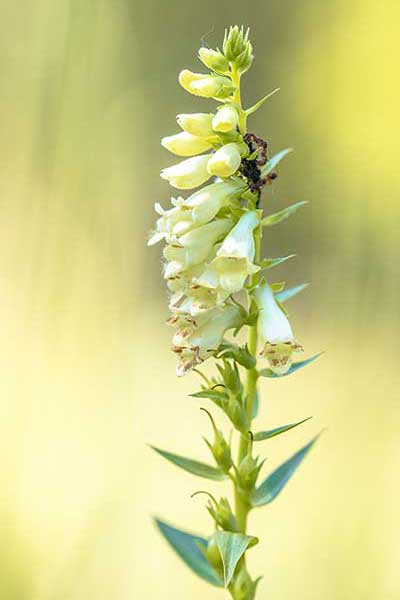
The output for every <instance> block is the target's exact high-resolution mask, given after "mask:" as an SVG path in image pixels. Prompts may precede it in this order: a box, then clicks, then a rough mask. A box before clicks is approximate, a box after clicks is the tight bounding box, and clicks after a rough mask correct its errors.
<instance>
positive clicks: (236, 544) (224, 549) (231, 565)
mask: <svg viewBox="0 0 400 600" xmlns="http://www.w3.org/2000/svg"><path fill="white" fill-rule="evenodd" d="M215 535H216V540H217V544H218V548H219V551H220V553H221V558H222V562H223V565H224V584H225V587H228V585H229V584H230V582H231V580H232V577H233V574H234V572H235V567H236V565H237V564H238V562H239V560H240V559H241V557H242V556H243V554H244V553H245V552H246V550H247V548H250V547H251V546H254V545H255V544H257V542H258V539H257V538H255V537H252V536H250V535H244V534H243V533H231V532H230V531H217V532H216V534H215Z"/></svg>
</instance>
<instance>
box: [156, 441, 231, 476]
mask: <svg viewBox="0 0 400 600" xmlns="http://www.w3.org/2000/svg"><path fill="white" fill-rule="evenodd" d="M150 447H151V448H152V449H153V450H155V452H157V453H158V454H160V455H161V456H163V457H164V458H166V459H167V460H169V461H170V462H172V463H173V464H174V465H176V466H177V467H180V468H181V469H183V470H184V471H188V473H192V475H197V476H198V477H203V478H204V479H212V480H213V481H222V480H223V479H226V475H225V473H224V472H223V471H222V470H221V469H219V468H217V467H212V466H211V465H207V464H206V463H203V462H200V461H198V460H192V459H191V458H186V457H184V456H179V455H178V454H172V452H167V451H166V450H160V448H156V447H155V446H150Z"/></svg>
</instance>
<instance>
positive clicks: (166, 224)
mask: <svg viewBox="0 0 400 600" xmlns="http://www.w3.org/2000/svg"><path fill="white" fill-rule="evenodd" d="M171 202H172V205H173V208H170V209H169V210H164V209H163V208H162V206H161V205H160V204H159V203H158V202H157V203H156V204H155V205H154V208H155V211H156V212H157V213H158V214H159V215H160V218H159V219H157V223H156V230H155V231H154V232H152V234H151V236H150V239H149V241H148V245H149V246H153V245H154V244H156V243H157V242H159V241H161V240H165V241H166V242H167V243H168V244H170V243H172V242H174V241H176V240H177V238H178V237H179V236H180V235H183V234H184V233H187V232H188V231H189V230H190V229H191V228H192V227H193V226H194V223H193V215H192V212H191V211H190V210H189V209H188V208H187V207H186V206H185V203H184V200H183V198H177V199H175V198H172V199H171Z"/></svg>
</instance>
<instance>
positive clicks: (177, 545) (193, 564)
mask: <svg viewBox="0 0 400 600" xmlns="http://www.w3.org/2000/svg"><path fill="white" fill-rule="evenodd" d="M155 523H156V525H157V527H158V529H159V531H160V532H161V534H162V535H163V537H164V538H165V539H166V540H167V542H168V544H169V545H170V546H171V548H172V549H173V550H174V551H175V552H176V553H177V554H178V556H180V558H181V559H182V560H183V562H184V563H186V565H187V566H188V567H189V569H191V570H192V571H193V572H194V573H196V575H198V576H199V577H201V578H202V579H205V580H206V581H208V583H211V584H212V585H215V586H217V587H224V582H223V580H222V579H221V577H220V576H219V575H218V573H217V572H216V571H215V570H214V569H213V568H212V566H211V565H210V563H209V562H208V560H207V559H206V557H205V556H204V554H203V552H202V548H203V549H204V550H205V549H206V548H207V540H206V539H204V538H201V537H199V536H197V535H192V534H191V533H187V532H186V531H181V530H180V529H176V528H175V527H172V526H171V525H168V524H167V523H164V521H161V520H160V519H155Z"/></svg>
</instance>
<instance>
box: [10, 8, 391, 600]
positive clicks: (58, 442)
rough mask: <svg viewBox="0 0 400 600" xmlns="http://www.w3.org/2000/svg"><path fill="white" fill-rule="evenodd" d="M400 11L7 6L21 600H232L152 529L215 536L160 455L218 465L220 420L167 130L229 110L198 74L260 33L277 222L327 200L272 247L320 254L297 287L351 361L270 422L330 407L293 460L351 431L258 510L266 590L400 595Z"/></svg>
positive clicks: (288, 225)
mask: <svg viewBox="0 0 400 600" xmlns="http://www.w3.org/2000/svg"><path fill="white" fill-rule="evenodd" d="M399 19H400V3H399V2H398V0H382V1H381V2H376V1H375V0H374V1H373V0H350V1H349V0H347V1H346V2H345V1H344V0H333V1H332V2H321V1H319V0H303V1H294V0H269V1H264V0H263V1H261V0H255V1H253V2H252V3H247V2H239V1H238V0H231V1H230V2H215V0H202V1H200V2H189V1H187V2H183V0H170V1H168V2H167V1H163V0H140V1H137V0H130V1H128V0H107V1H106V0H58V1H56V2H54V1H51V0H37V1H36V2H29V1H28V0H20V1H19V2H14V3H10V2H8V3H5V2H2V10H1V23H0V31H1V35H0V49H1V50H0V68H1V92H0V101H1V110H0V127H1V132H2V133H1V148H0V169H1V174H0V203H1V220H0V227H1V231H0V286H1V295H0V298H1V319H2V327H1V330H2V341H1V343H0V354H1V377H0V387H1V396H0V397H1V404H0V416H1V420H0V423H1V424H0V531H1V534H0V598H1V600H3V599H4V600H87V599H88V598H95V599H96V600H172V599H173V600H187V598H191V599H192V600H200V599H201V600H204V598H206V597H207V598H208V599H209V600H214V599H215V600H217V599H218V598H222V597H224V596H223V594H224V593H223V592H221V591H219V590H217V589H213V588H209V586H207V584H205V583H203V582H202V581H201V580H199V579H197V578H196V577H195V576H194V575H193V574H192V573H190V572H189V571H188V570H187V569H186V567H185V566H184V565H183V564H181V563H180V561H179V560H178V558H176V557H175V555H173V554H172V553H171V551H170V550H169V549H168V548H167V546H166V544H165V542H164V541H163V540H162V539H161V538H160V537H159V535H158V533H157V532H156V531H155V529H154V527H153V525H152V523H151V519H150V515H152V514H157V515H160V516H162V517H163V518H165V519H167V520H169V521H170V522H172V523H175V524H176V525H178V526H180V527H182V528H184V529H189V530H192V531H196V532H198V533H201V534H205V535H207V534H208V533H210V531H211V523H210V519H209V518H208V516H207V513H206V511H205V510H204V506H203V501H202V500H201V499H200V497H199V498H198V499H197V498H196V499H193V500H191V499H190V497H189V496H190V494H191V493H192V492H194V491H195V490H196V489H199V486H200V487H201V486H202V485H203V484H202V483H201V482H200V484H199V482H198V481H197V480H196V479H195V478H192V477H191V476H190V475H188V474H184V473H183V472H181V471H178V470H175V469H174V467H172V466H171V465H168V464H167V463H165V462H162V460H161V459H160V458H159V457H158V456H156V455H153V454H151V451H150V450H149V448H148V446H147V445H146V444H147V443H155V444H157V445H159V446H160V447H162V448H167V449H169V450H171V451H175V452H178V453H183V454H186V455H189V456H193V457H197V458H199V459H204V458H206V457H207V449H206V447H205V445H204V444H203V442H202V441H201V438H200V434H201V433H208V427H209V425H208V422H207V420H206V419H205V417H204V415H202V413H201V412H200V411H199V406H200V404H199V403H198V402H199V401H198V400H194V399H192V398H188V394H189V393H191V392H193V391H195V389H196V386H197V385H198V382H197V380H196V378H195V376H194V375H188V376H187V377H186V378H184V379H183V380H177V379H176V377H175V374H174V368H175V358H174V356H173V355H172V353H170V352H169V346H170V336H171V331H170V330H169V329H168V327H167V326H165V325H164V321H165V318H166V317H167V302H166V300H167V297H166V292H165V289H164V288H165V286H164V284H163V282H162V278H161V270H160V248H155V249H154V248H153V249H147V248H146V237H147V233H148V231H149V229H151V227H152V224H153V222H154V219H155V215H154V211H153V204H154V202H156V201H161V202H162V203H163V205H164V206H167V204H168V199H169V196H170V193H171V190H170V189H169V188H168V185H167V184H166V183H165V182H162V181H161V180H160V178H159V170H160V168H162V167H164V166H167V165H169V164H172V162H173V161H174V159H173V158H171V157H170V156H168V154H167V152H165V151H164V150H163V149H162V148H161V147H160V145H159V139H160V137H161V136H163V135H168V134H170V133H173V132H175V131H176V124H175V115H176V114H177V113H181V112H198V111H202V110H207V109H208V108H209V106H210V105H209V104H208V103H207V101H202V100H201V99H196V98H194V97H190V96H189V95H188V94H186V93H185V92H184V91H183V90H182V89H180V88H179V87H178V85H177V74H178V72H179V70H180V69H182V68H185V67H186V68H191V69H194V70H197V69H199V66H200V65H199V63H198V61H197V60H196V53H197V50H198V48H199V46H200V45H201V40H202V37H203V36H205V40H206V42H207V43H209V44H210V45H211V46H213V45H214V46H215V45H217V44H221V41H222V37H223V30H224V28H225V27H226V26H228V25H230V24H235V23H238V24H244V25H245V26H250V27H251V32H252V41H253V44H254V47H255V54H256V60H255V62H254V65H253V67H252V69H251V71H250V72H249V73H248V74H247V75H246V76H245V78H244V101H245V103H246V104H247V105H249V104H251V103H253V102H254V101H255V100H257V99H258V98H259V97H261V96H262V95H264V94H265V93H267V92H269V91H271V90H272V89H274V88H275V87H280V88H281V91H280V93H279V94H278V95H275V96H274V97H273V98H272V99H271V100H270V101H269V102H268V103H267V105H266V106H265V107H264V109H262V110H261V111H259V112H258V113H257V114H256V115H255V116H254V117H253V118H252V120H251V122H250V129H251V131H255V132H257V133H258V134H259V135H261V136H263V137H267V138H268V140H269V142H270V147H271V150H272V152H277V151H278V150H280V149H282V148H284V147H287V146H292V147H294V148H295V150H296V152H295V153H294V154H292V155H291V156H290V157H289V158H288V159H286V160H285V161H284V163H282V166H281V168H280V170H279V178H278V180H277V181H276V183H275V184H274V186H273V189H269V190H268V191H267V192H266V195H265V204H266V207H267V209H268V210H271V211H272V212H273V211H275V210H279V209H280V208H283V207H284V206H286V205H288V204H290V203H293V202H297V201H299V200H308V201H309V202H310V204H309V206H308V207H307V208H306V209H302V211H301V212H299V213H298V214H297V215H296V216H295V217H293V218H292V219H290V221H287V222H285V223H284V224H282V225H281V226H279V227H278V228H273V229H271V230H269V231H268V235H265V237H264V244H265V248H264V250H265V254H266V255H268V256H280V255H284V254H289V253H292V252H296V253H297V254H298V257H297V258H296V259H293V261H292V262H291V263H290V264H289V263H286V264H285V265H284V266H282V267H278V268H277V269H276V270H275V272H274V273H273V275H274V276H275V280H276V281H281V280H282V279H285V280H286V281H287V282H288V284H290V285H294V284H297V283H302V282H304V281H309V282H311V283H312V285H311V286H310V287H309V288H308V289H307V291H306V292H303V294H302V295H301V296H299V297H298V298H296V299H295V300H292V301H291V303H290V306H289V308H290V311H291V318H292V322H293V325H294V329H295V332H296V335H297V338H298V339H299V340H300V341H301V342H302V343H303V344H304V346H305V348H306V352H307V355H309V356H310V355H311V354H315V353H317V352H319V351H321V350H325V351H326V354H325V355H324V356H323V357H322V358H321V359H320V360H319V361H318V362H317V363H314V364H313V365H312V366H310V367H308V368H307V369H305V370H304V371H301V372H300V373H298V374H297V375H294V376H293V377H290V378H287V379H283V380H282V381H277V382H275V381H271V382H269V383H268V384H265V385H264V387H263V388H262V390H261V392H262V402H261V411H260V418H259V426H260V428H263V429H264V428H272V427H274V426H277V425H281V424H283V423H287V422H291V421H295V420H299V419H301V418H305V417H307V416H310V415H314V419H313V420H312V421H310V422H308V423H307V424H306V425H305V426H304V427H303V428H299V429H296V430H295V431H293V432H290V433H288V434H287V435H286V436H282V438H277V439H276V441H275V440H271V441H270V442H265V444H266V445H267V446H268V447H267V448H265V453H267V454H268V456H269V459H268V467H269V468H271V467H273V466H274V465H276V464H278V463H279V462H280V461H281V460H283V459H285V458H286V457H287V456H289V455H290V454H291V453H292V452H294V451H295V450H296V449H297V448H299V447H300V445H302V443H303V442H305V441H306V440H308V439H309V438H310V437H311V436H312V435H313V434H314V433H315V432H317V431H318V430H319V429H321V428H322V427H325V428H326V431H325V433H324V435H323V436H322V438H321V440H320V442H319V443H318V445H317V447H316V448H315V449H314V450H313V452H312V453H311V454H310V455H309V457H308V458H307V460H306V462H305V463H304V464H303V465H302V467H301V469H300V470H299V472H298V473H297V474H296V476H295V478H294V479H293V481H292V482H291V483H290V485H289V486H288V487H287V489H285V491H284V493H283V494H282V495H281V496H280V497H279V499H278V500H277V501H276V503H274V504H273V505H271V507H268V508H264V509H260V510H259V511H255V512H254V514H253V515H252V518H251V521H250V533H255V534H256V535H258V536H259V537H260V539H261V543H260V544H259V546H257V548H256V549H255V550H253V551H252V553H251V556H250V561H251V570H252V573H254V574H255V575H259V574H262V575H264V579H263V581H262V583H261V585H260V588H259V597H260V599H268V600H294V599H295V600H378V599H379V600H395V599H398V598H400V580H399V576H398V565H399V560H400V544H399V540H398V537H399V536H398V531H399V526H400V514H399V508H398V507H399V493H400V482H399V471H400V445H399V427H400V401H399V394H398V390H399V387H400V375H399V367H398V332H399V322H400V314H399V288H400V284H399V266H398V265H399V249H398V247H399V216H400V209H399V191H400V190H399V188H400V178H399V176H398V171H399V167H398V156H399V150H400V148H399V145H400V144H399V135H398V127H399V117H398V113H399V111H398V104H399V100H398V98H399V91H400V84H399V81H398V61H399V48H398V38H399V32H398V23H399ZM396 354H397V355H396ZM213 412H214V414H215V416H216V418H217V419H218V422H219V424H220V425H222V424H223V423H222V418H221V415H219V414H217V413H216V412H215V411H213ZM263 453H264V452H263ZM219 485H222V484H219ZM207 486H208V484H207ZM217 486H218V484H215V485H211V486H208V489H210V490H211V491H214V492H217V490H219V489H221V488H218V487H217ZM222 487H223V486H222ZM221 491H222V490H221ZM223 491H224V493H227V492H228V489H226V490H223Z"/></svg>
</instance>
